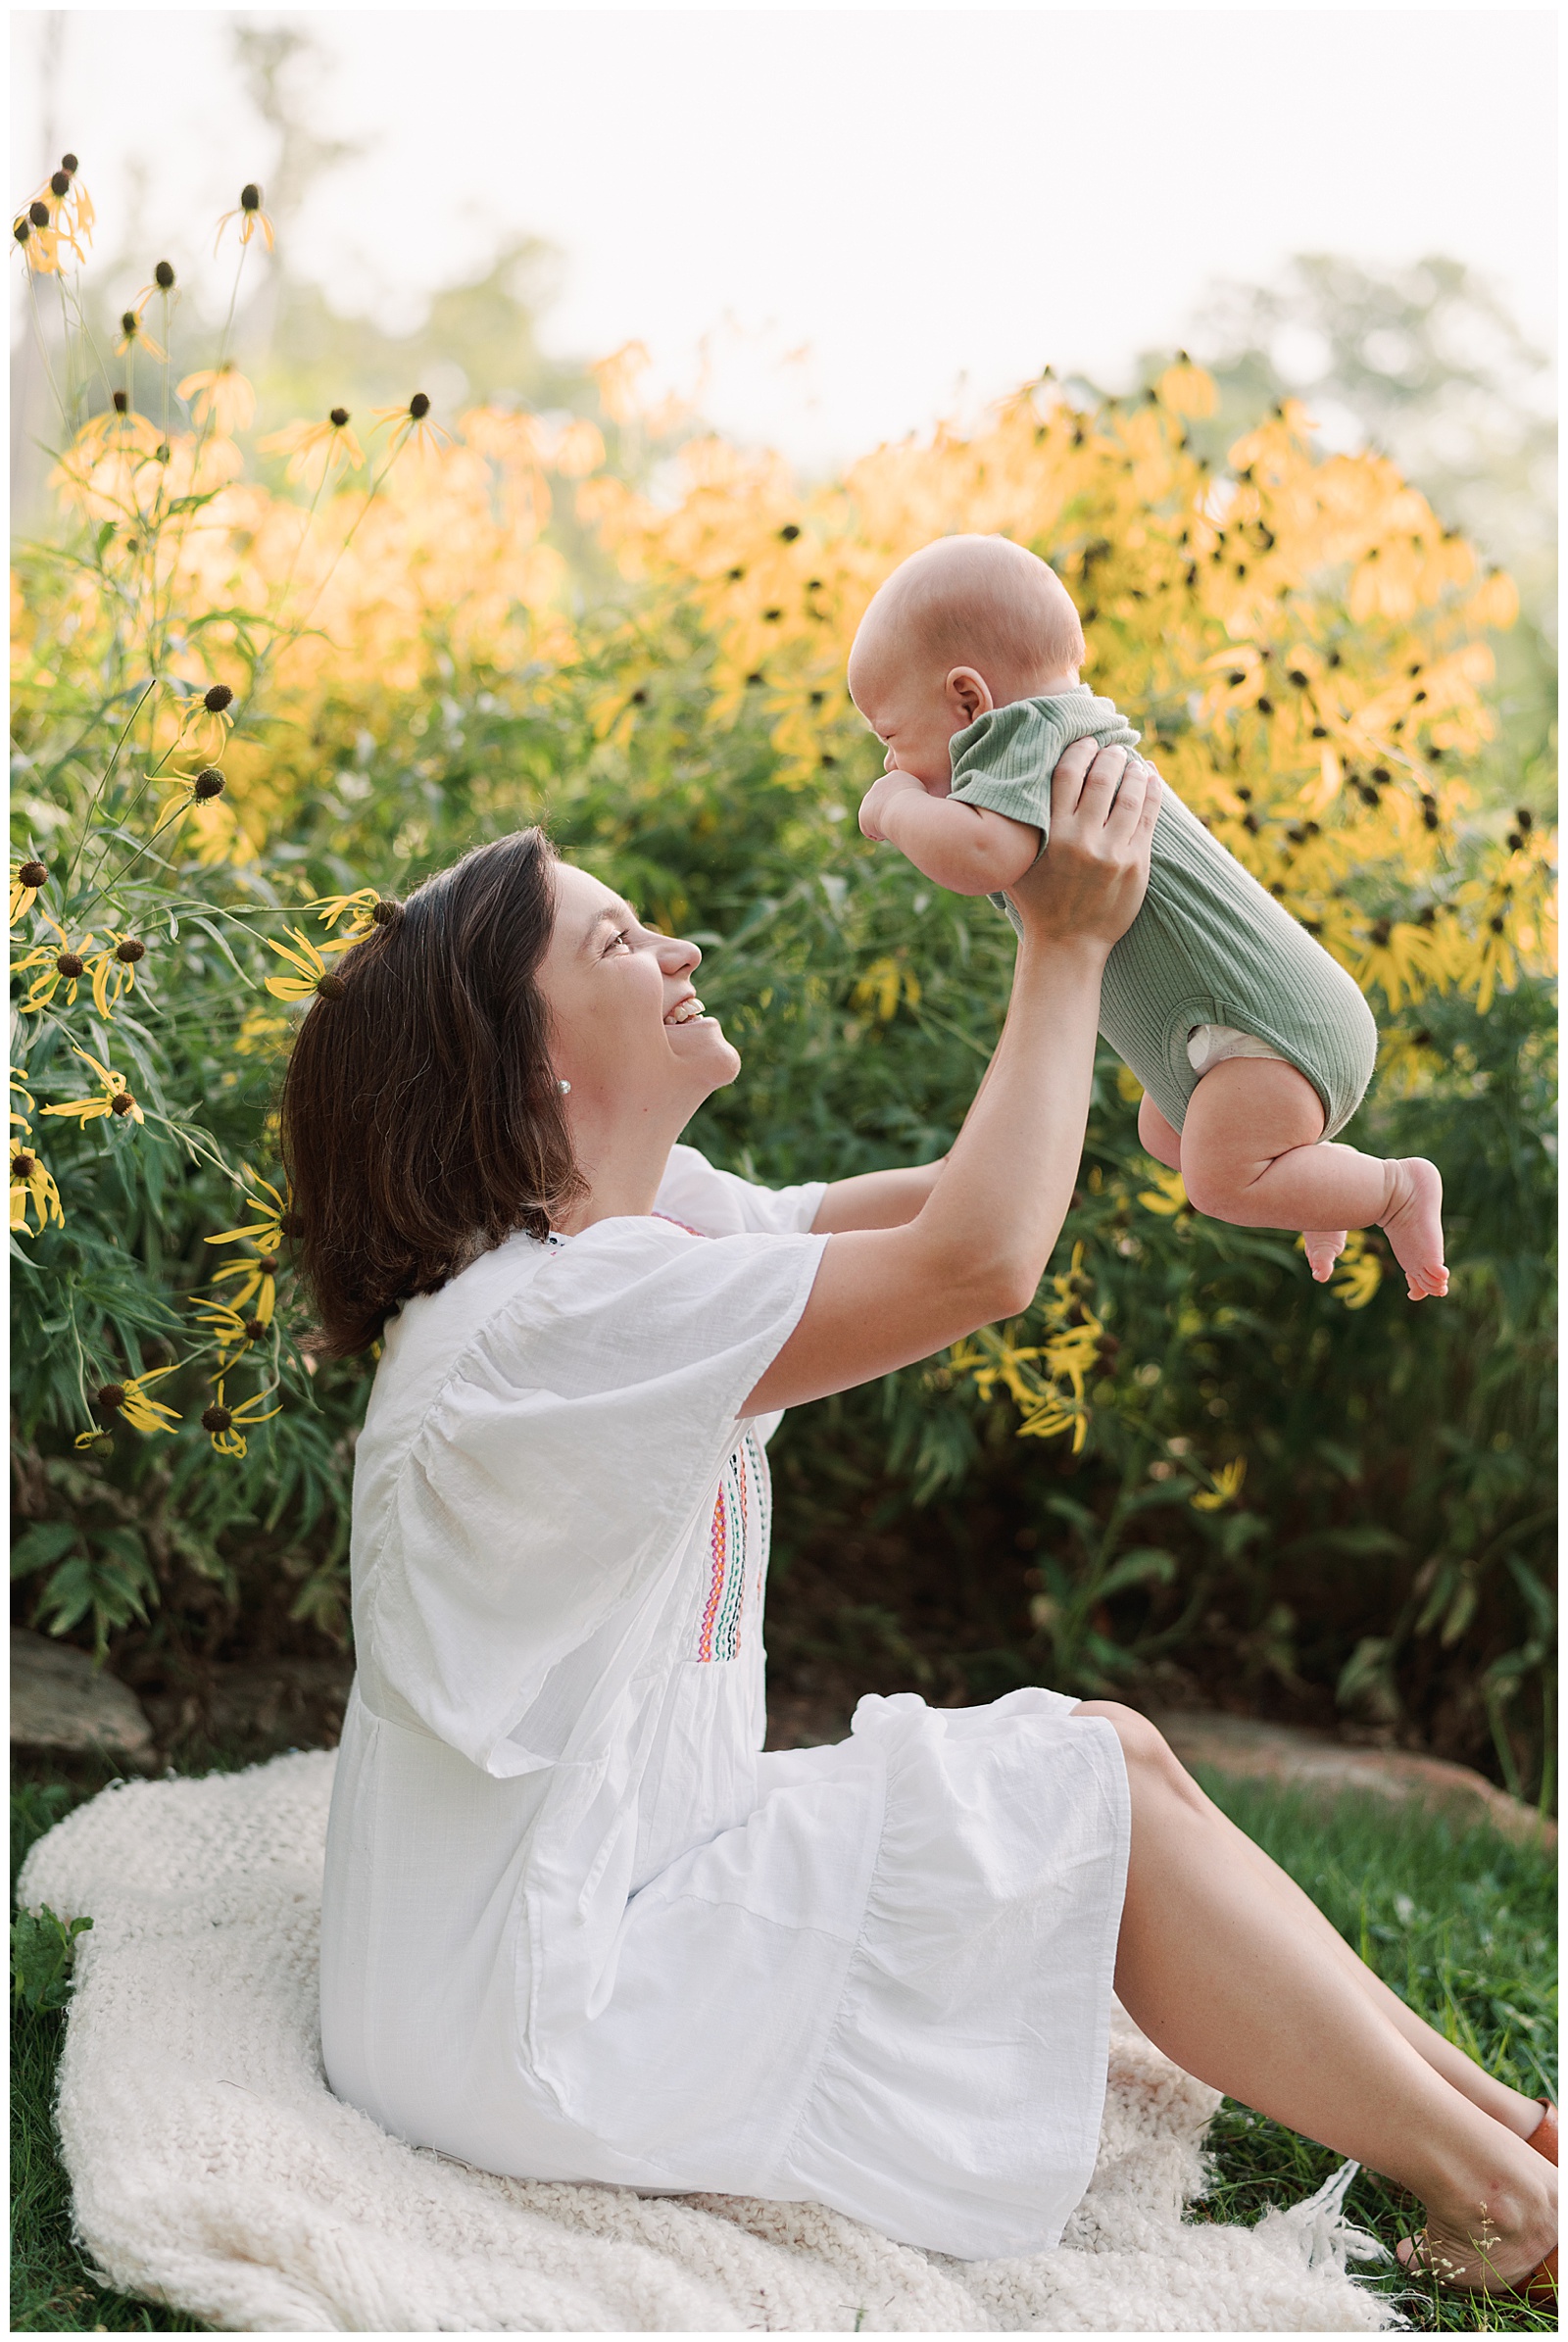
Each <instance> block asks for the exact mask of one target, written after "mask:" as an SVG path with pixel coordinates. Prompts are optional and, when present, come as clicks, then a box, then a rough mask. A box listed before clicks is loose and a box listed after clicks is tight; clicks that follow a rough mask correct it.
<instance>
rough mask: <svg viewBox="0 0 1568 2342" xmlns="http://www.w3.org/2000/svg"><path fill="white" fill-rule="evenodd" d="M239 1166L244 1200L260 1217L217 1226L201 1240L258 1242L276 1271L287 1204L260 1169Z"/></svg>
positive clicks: (206, 1241) (221, 1271)
mask: <svg viewBox="0 0 1568 2342" xmlns="http://www.w3.org/2000/svg"><path fill="white" fill-rule="evenodd" d="M239 1168H240V1183H241V1184H242V1185H243V1186H244V1187H246V1188H248V1189H249V1190H250V1194H249V1195H248V1197H247V1200H248V1201H249V1202H251V1203H252V1204H254V1206H255V1208H256V1210H257V1212H258V1213H259V1214H260V1217H259V1218H258V1219H255V1220H249V1221H247V1222H246V1223H245V1225H244V1226H243V1227H241V1228H221V1229H220V1230H219V1232H218V1234H217V1235H216V1236H209V1237H206V1238H204V1239H203V1242H204V1243H206V1244H239V1243H241V1242H244V1241H246V1240H250V1241H252V1242H254V1243H256V1244H260V1245H261V1247H262V1249H263V1252H264V1254H268V1255H270V1256H272V1269H273V1270H275V1269H276V1266H277V1262H276V1257H275V1256H276V1254H277V1253H279V1252H280V1251H281V1250H282V1248H283V1222H284V1220H285V1218H286V1217H287V1213H288V1206H287V1204H286V1203H285V1202H284V1200H283V1198H282V1196H281V1195H279V1194H278V1192H277V1190H276V1188H274V1187H273V1185H272V1183H271V1181H270V1179H263V1178H262V1176H261V1174H260V1172H257V1171H253V1170H252V1169H251V1167H250V1165H249V1163H241V1165H240V1167H239ZM245 1265H246V1266H247V1267H249V1266H251V1265H253V1264H251V1263H249V1262H247V1263H246V1264H245ZM219 1274H220V1276H223V1275H230V1274H232V1271H228V1270H220V1271H219ZM269 1274H271V1271H270V1272H269ZM246 1297H247V1298H248V1297H249V1296H248V1295H247V1296H246Z"/></svg>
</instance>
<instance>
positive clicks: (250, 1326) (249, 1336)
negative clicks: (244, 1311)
mask: <svg viewBox="0 0 1568 2342" xmlns="http://www.w3.org/2000/svg"><path fill="white" fill-rule="evenodd" d="M245 1339H246V1341H247V1342H265V1341H266V1340H267V1326H266V1323H265V1321H264V1320H263V1319H261V1318H259V1317H248V1318H247V1319H246V1320H245Z"/></svg>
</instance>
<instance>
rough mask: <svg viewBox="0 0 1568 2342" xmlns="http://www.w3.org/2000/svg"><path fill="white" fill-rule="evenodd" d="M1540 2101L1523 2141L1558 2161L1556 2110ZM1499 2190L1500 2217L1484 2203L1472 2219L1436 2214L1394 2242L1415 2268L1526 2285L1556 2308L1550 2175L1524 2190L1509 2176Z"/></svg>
mask: <svg viewBox="0 0 1568 2342" xmlns="http://www.w3.org/2000/svg"><path fill="white" fill-rule="evenodd" d="M1537 2104H1538V2106H1539V2107H1540V2109H1541V2117H1540V2121H1539V2122H1538V2124H1537V2126H1536V2128H1535V2129H1534V2131H1533V2132H1532V2134H1531V2136H1530V2137H1529V2138H1528V2139H1527V2140H1526V2142H1525V2143H1526V2145H1527V2146H1530V2147H1533V2148H1534V2149H1535V2151H1536V2153H1537V2154H1538V2155H1539V2156H1541V2157H1542V2158H1543V2159H1544V2161H1545V2162H1546V2163H1548V2164H1550V2165H1551V2166H1552V2167H1553V2168H1554V2169H1555V2166H1556V2162H1557V2112H1556V2109H1555V2107H1553V2106H1552V2105H1550V2104H1549V2103H1548V2101H1547V2100H1545V2099H1539V2100H1538V2101H1537ZM1503 2127H1504V2129H1506V2130H1508V2131H1509V2135H1510V2136H1511V2137H1517V2136H1518V2135H1519V2134H1518V2133H1517V2132H1516V2131H1514V2130H1513V2129H1512V2128H1511V2126H1510V2125H1509V2124H1507V2123H1504V2125H1503ZM1538 2169H1539V2167H1538ZM1543 2178H1544V2173H1543ZM1500 2193H1501V2195H1502V2198H1503V2201H1504V2210H1503V2211H1502V2212H1501V2213H1499V2215H1498V2217H1497V2218H1496V2219H1491V2218H1489V2217H1488V2213H1487V2210H1486V2208H1485V2207H1483V2208H1482V2210H1481V2212H1480V2213H1479V2215H1477V2216H1476V2217H1475V2218H1474V2219H1472V2220H1452V2219H1449V2220H1444V2219H1442V2218H1441V2217H1434V2218H1433V2219H1431V2220H1429V2221H1428V2223H1427V2225H1426V2227H1424V2228H1423V2229H1422V2230H1421V2232H1420V2234H1419V2235H1417V2236H1412V2237H1407V2238H1406V2239H1405V2240H1404V2241H1403V2242H1402V2243H1400V2244H1398V2245H1397V2246H1396V2248H1395V2253H1396V2258H1397V2261H1398V2263H1399V2265H1400V2267H1401V2268H1402V2269H1408V2270H1409V2271H1410V2274H1411V2275H1412V2276H1435V2277H1436V2278H1437V2279H1438V2281H1439V2283H1440V2284H1443V2285H1447V2286H1449V2287H1451V2288H1452V2289H1453V2290H1454V2291H1456V2292H1460V2293H1506V2292H1512V2291H1521V2292H1525V2293H1526V2294H1527V2297H1528V2298H1529V2299H1530V2300H1531V2301H1533V2302H1535V2303H1536V2304H1537V2306H1538V2307H1544V2308H1547V2309H1554V2308H1555V2307H1556V2301H1557V2294H1556V2285H1557V2208H1556V2190H1555V2188H1554V2187H1553V2186H1551V2185H1550V2183H1547V2184H1546V2185H1545V2186H1544V2188H1540V2189H1538V2188H1534V2187H1531V2188H1529V2189H1527V2190H1526V2191H1525V2193H1524V2194H1523V2195H1521V2194H1520V2193H1519V2192H1518V2190H1517V2189H1516V2188H1514V2187H1513V2186H1511V2185H1508V2184H1507V2183H1506V2182H1505V2183H1504V2184H1503V2186H1502V2188H1501V2190H1500ZM1510 2216H1511V2217H1510Z"/></svg>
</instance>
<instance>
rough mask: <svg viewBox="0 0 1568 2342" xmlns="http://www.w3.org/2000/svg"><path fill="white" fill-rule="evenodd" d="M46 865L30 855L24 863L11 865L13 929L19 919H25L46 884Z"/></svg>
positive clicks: (47, 874)
mask: <svg viewBox="0 0 1568 2342" xmlns="http://www.w3.org/2000/svg"><path fill="white" fill-rule="evenodd" d="M48 880H49V868H48V864H47V863H45V862H40V861H38V860H37V859H36V857H35V856H33V855H31V854H29V855H28V857H27V859H26V860H25V861H21V862H13V863H12V865H11V924H12V926H13V927H15V925H16V923H17V921H18V920H19V919H25V917H26V915H27V913H28V911H29V910H31V908H32V906H33V904H34V903H36V902H37V900H38V890H39V888H40V887H43V886H46V885H47V884H48Z"/></svg>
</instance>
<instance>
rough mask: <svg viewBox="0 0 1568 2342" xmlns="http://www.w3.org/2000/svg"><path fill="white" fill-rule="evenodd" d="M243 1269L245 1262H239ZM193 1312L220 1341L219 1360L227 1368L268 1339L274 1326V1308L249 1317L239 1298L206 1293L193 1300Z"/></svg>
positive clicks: (211, 1335)
mask: <svg viewBox="0 0 1568 2342" xmlns="http://www.w3.org/2000/svg"><path fill="white" fill-rule="evenodd" d="M235 1265H236V1266H237V1267H241V1268H243V1267H244V1266H245V1263H243V1262H237V1263H236V1264H235ZM191 1310H192V1313H193V1314H194V1315H195V1316H196V1317H199V1318H200V1319H201V1321H202V1324H203V1327H204V1329H205V1331H206V1333H207V1334H208V1336H209V1337H210V1339H211V1340H212V1341H214V1342H217V1344H218V1363H219V1365H220V1367H221V1368H222V1369H224V1370H225V1371H226V1369H227V1368H229V1367H230V1366H232V1365H233V1363H234V1361H235V1359H236V1358H243V1357H244V1355H245V1353H246V1351H247V1350H248V1349H249V1348H250V1347H251V1344H252V1343H253V1342H265V1341H266V1339H267V1335H268V1331H269V1329H270V1325H271V1311H270V1309H269V1310H268V1311H267V1313H266V1314H265V1316H264V1315H263V1313H262V1312H261V1311H260V1310H258V1311H257V1312H256V1314H255V1315H254V1316H252V1317H247V1316H246V1315H245V1312H244V1311H243V1309H242V1308H241V1307H240V1306H239V1303H238V1302H237V1301H225V1300H222V1299H221V1298H218V1297H215V1296H213V1295H208V1294H204V1295H202V1296H201V1297H199V1298H198V1299H196V1300H194V1301H192V1303H191Z"/></svg>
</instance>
